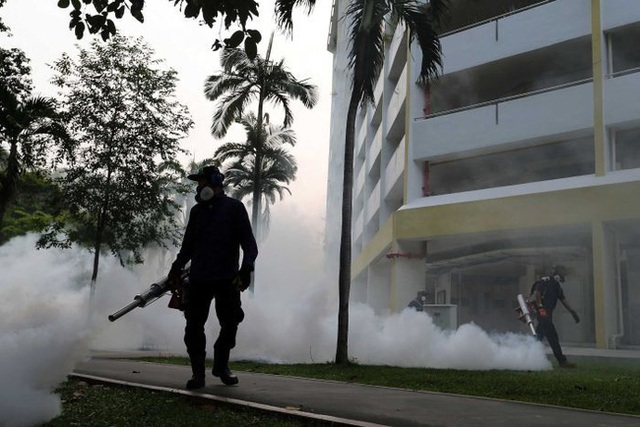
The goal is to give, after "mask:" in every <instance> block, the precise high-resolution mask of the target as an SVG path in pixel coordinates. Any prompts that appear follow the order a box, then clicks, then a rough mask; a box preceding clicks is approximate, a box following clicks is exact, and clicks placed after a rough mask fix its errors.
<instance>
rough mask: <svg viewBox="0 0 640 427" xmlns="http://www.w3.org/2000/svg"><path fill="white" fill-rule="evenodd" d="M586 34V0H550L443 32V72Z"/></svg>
mask: <svg viewBox="0 0 640 427" xmlns="http://www.w3.org/2000/svg"><path fill="white" fill-rule="evenodd" d="M608 3H609V2H608ZM613 3H615V2H613ZM609 6H610V5H607V7H609ZM590 33H591V4H590V2H587V1H571V0H570V1H553V2H550V3H548V4H544V5H541V6H538V7H533V8H529V9H525V10H523V11H521V12H519V13H514V14H507V15H503V16H502V17H496V18H493V19H491V20H490V21H485V22H484V23H482V24H479V25H475V26H472V27H467V28H466V29H465V30H462V31H457V32H455V33H453V34H450V35H446V34H445V35H443V37H442V38H441V43H442V51H443V53H444V56H445V61H444V70H443V72H444V74H449V73H452V72H456V71H459V70H463V69H467V68H471V67H475V66H478V65H481V64H485V63H489V62H493V61H496V60H499V59H501V58H505V57H509V56H514V55H518V54H521V53H524V52H529V51H531V50H535V49H540V48H542V47H546V46H550V45H553V44H556V43H560V42H564V41H568V40H573V39H576V38H579V37H582V36H587V35H589V34H590Z"/></svg>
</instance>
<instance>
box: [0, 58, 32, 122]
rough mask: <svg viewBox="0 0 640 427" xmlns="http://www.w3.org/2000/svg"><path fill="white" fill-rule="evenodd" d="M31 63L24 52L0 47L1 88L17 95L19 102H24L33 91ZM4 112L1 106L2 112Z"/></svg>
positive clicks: (0, 105)
mask: <svg viewBox="0 0 640 427" xmlns="http://www.w3.org/2000/svg"><path fill="white" fill-rule="evenodd" d="M29 62H30V61H29V58H27V56H26V55H25V54H24V52H23V51H22V50H20V49H18V48H11V49H4V48H1V47H0V70H1V72H0V87H2V88H4V89H5V90H7V91H8V92H10V93H11V94H13V95H15V97H16V98H17V100H18V101H24V100H25V99H26V98H27V97H28V96H29V95H31V92H32V90H33V84H32V82H31V65H29ZM3 110H4V106H3V105H2V104H0V111H3Z"/></svg>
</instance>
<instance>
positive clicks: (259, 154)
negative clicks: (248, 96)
mask: <svg viewBox="0 0 640 427" xmlns="http://www.w3.org/2000/svg"><path fill="white" fill-rule="evenodd" d="M237 122H238V123H240V124H241V125H242V126H243V127H244V129H245V131H246V135H247V140H246V142H228V143H225V144H223V145H221V146H220V147H219V148H218V149H217V150H216V152H215V153H214V158H215V159H216V161H217V162H218V163H220V164H222V163H224V162H227V167H226V168H225V171H224V172H225V182H226V183H227V184H229V185H231V186H232V188H233V190H231V194H232V195H233V196H234V197H236V198H238V199H243V198H245V197H249V196H251V197H252V199H253V197H254V195H255V193H256V188H259V195H260V199H259V201H260V207H258V208H256V206H255V204H254V205H253V206H252V208H253V211H254V212H255V211H256V210H257V211H258V214H259V216H260V218H261V219H262V221H261V222H262V224H264V225H265V228H268V224H269V212H270V209H269V207H270V205H272V204H274V203H275V202H276V201H277V200H278V199H279V200H282V199H283V198H284V196H285V194H286V193H288V194H291V191H290V190H289V188H288V187H287V186H286V185H288V184H290V183H291V182H292V181H293V180H295V176H296V172H297V171H298V166H297V165H296V160H295V158H294V157H293V155H292V154H290V153H289V152H287V150H286V148H285V145H291V146H294V145H295V144H296V137H295V133H294V132H293V130H292V129H290V128H286V127H284V126H274V125H272V124H270V123H268V116H266V122H264V123H259V121H258V119H257V117H256V116H255V115H254V114H252V113H249V114H247V115H245V116H243V117H241V118H240V119H238V120H237ZM257 162H260V164H259V166H257V165H256V163H257ZM256 170H258V171H260V174H259V175H256V174H255V171H256ZM266 231H267V230H266V229H265V230H263V231H261V234H259V235H258V237H260V236H265V235H266Z"/></svg>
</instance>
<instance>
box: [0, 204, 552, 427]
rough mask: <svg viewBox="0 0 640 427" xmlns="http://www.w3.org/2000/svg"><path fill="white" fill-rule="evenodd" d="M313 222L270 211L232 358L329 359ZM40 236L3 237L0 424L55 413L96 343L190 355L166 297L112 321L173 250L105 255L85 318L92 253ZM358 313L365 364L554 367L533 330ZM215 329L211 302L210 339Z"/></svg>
mask: <svg viewBox="0 0 640 427" xmlns="http://www.w3.org/2000/svg"><path fill="white" fill-rule="evenodd" d="M293 218H295V220H294V219H293ZM317 229H318V227H317V224H315V223H314V221H313V220H307V219H304V215H303V214H301V213H300V212H297V211H296V210H295V208H294V209H288V213H287V214H286V215H279V216H276V215H274V220H273V222H272V224H271V231H270V235H269V237H268V238H267V240H266V241H265V242H264V243H263V244H262V245H261V248H260V249H261V253H260V256H259V260H258V263H257V265H256V278H255V279H256V291H255V294H254V295H253V296H251V295H249V294H244V295H243V308H244V310H245V312H246V318H245V321H244V322H243V323H242V324H241V325H240V330H239V333H238V344H237V347H236V349H234V351H233V352H232V359H234V360H241V359H250V360H261V361H267V362H273V363H309V362H315V363H321V362H327V361H332V360H333V358H334V356H335V345H336V337H337V281H336V279H335V276H336V274H335V272H332V273H331V274H330V275H328V276H327V275H326V274H325V273H324V272H323V271H322V270H323V265H324V264H323V262H322V261H323V258H322V239H321V234H320V233H319V232H316V231H315V230H317ZM34 244H35V237H34V236H27V237H19V238H15V239H13V240H11V241H10V242H9V243H8V244H6V245H4V246H2V247H0V270H1V271H2V272H3V273H2V277H1V278H0V315H1V316H2V319H3V322H2V323H1V325H0V349H1V350H0V375H1V377H2V378H3V382H2V384H1V385H0V414H1V415H0V425H5V424H6V425H7V426H22V425H33V424H35V423H38V422H45V421H47V420H49V419H51V418H53V417H55V416H57V415H58V414H59V413H60V407H61V406H60V400H59V398H58V396H57V395H55V394H54V393H53V390H54V389H55V387H56V386H57V385H58V384H60V383H61V382H62V381H64V379H65V377H66V375H67V374H68V373H69V372H71V371H72V369H73V366H74V364H75V363H76V362H77V361H79V360H81V359H82V358H84V357H87V356H88V355H89V353H90V350H139V349H152V350H157V351H161V352H164V353H166V354H175V355H186V352H185V350H184V344H183V342H182V334H183V329H184V319H183V318H182V314H181V313H180V312H178V311H177V310H171V309H168V308H167V307H166V305H167V303H168V298H166V297H165V298H162V299H160V300H159V301H157V302H155V303H154V304H151V305H150V306H148V307H146V308H143V309H135V310H134V311H132V312H131V313H129V314H127V315H126V316H124V317H122V318H121V319H119V320H117V321H116V322H113V323H111V322H109V321H108V320H107V316H108V314H110V313H113V312H114V311H116V310H118V309H119V308H121V307H122V306H124V305H126V304H128V303H129V302H131V301H132V300H133V296H134V295H135V294H137V293H140V292H141V291H144V290H145V289H147V288H148V286H149V285H150V284H151V283H152V282H153V281H154V280H157V279H158V278H160V277H162V276H163V275H164V274H166V272H167V271H168V267H169V264H170V262H171V261H172V260H173V256H174V255H173V254H161V253H158V252H156V253H153V254H149V255H148V256H147V261H146V263H145V264H144V265H143V266H141V267H138V268H135V269H133V270H129V269H125V268H122V267H120V265H119V264H118V263H117V262H116V261H115V260H113V259H111V258H107V257H105V258H103V259H102V260H101V267H100V274H99V278H98V284H97V289H96V298H95V307H94V309H93V313H92V316H91V317H92V321H91V322H89V321H88V320H87V316H88V309H87V303H88V280H89V279H88V278H89V277H90V270H89V268H90V265H91V255H90V254H89V253H88V252H86V251H82V250H79V249H74V250H67V251H61V250H40V251H38V250H35V249H34ZM350 319H351V320H350V333H349V336H350V344H349V345H350V347H349V353H350V357H351V358H352V359H353V360H356V361H358V362H359V363H362V364H379V365H394V366H405V367H434V368H454V369H513V370H543V369H549V368H550V367H551V364H550V362H549V361H548V359H547V357H546V354H545V350H544V347H543V345H542V344H541V343H539V342H537V341H535V340H534V339H533V338H532V337H530V336H525V335H517V334H506V335H490V334H488V333H486V332H485V331H483V330H482V329H480V328H479V327H478V326H476V325H474V324H465V325H461V326H460V327H459V328H458V330H456V331H443V330H441V329H439V328H438V327H437V326H436V325H434V323H433V321H432V320H431V318H430V317H429V316H427V315H426V314H424V313H419V312H415V311H412V310H404V311H402V312H401V313H397V314H393V315H389V316H384V317H382V316H379V315H376V314H375V313H374V311H373V309H372V308H371V307H369V306H366V305H362V304H352V306H351V314H350ZM514 321H517V319H515V317H514ZM217 332H218V326H217V321H216V318H215V312H214V310H213V308H212V310H211V316H210V319H209V322H208V325H207V334H208V337H207V339H208V341H207V342H208V347H209V348H211V346H212V344H213V341H214V339H215V336H216V335H217ZM479 354H482V355H483V357H482V358H479V357H478V355H479ZM23 402H26V403H23Z"/></svg>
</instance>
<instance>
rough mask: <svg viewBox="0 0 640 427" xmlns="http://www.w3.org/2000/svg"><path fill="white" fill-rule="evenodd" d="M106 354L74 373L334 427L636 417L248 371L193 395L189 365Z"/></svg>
mask: <svg viewBox="0 0 640 427" xmlns="http://www.w3.org/2000/svg"><path fill="white" fill-rule="evenodd" d="M105 356H106V355H104V354H103V355H102V356H101V355H99V354H95V355H94V356H93V357H92V358H91V359H88V360H86V361H85V362H82V363H80V364H78V365H77V366H76V368H75V369H74V372H73V373H74V375H75V376H77V377H80V378H87V379H92V380H99V381H105V382H112V383H118V384H126V385H132V386H137V387H145V388H151V389H156V390H165V391H170V392H174V393H181V394H186V395H194V396H199V397H204V398H208V399H212V400H217V401H222V402H226V403H230V404H236V405H243V406H248V407H254V408H259V409H266V410H270V411H274V412H280V413H286V414H290V415H296V416H302V417H307V418H309V419H310V420H311V419H315V420H323V421H326V422H328V423H333V424H334V425H356V426H378V425H385V426H418V425H421V426H519V427H525V426H550V425H553V426H603V427H604V426H640V417H634V416H626V415H618V414H609V413H602V412H594V411H582V410H574V409H568V408H561V407H554V406H548V405H536V404H525V403H517V402H511V401H504V400H497V399H485V398H475V397H466V396H458V395H448V394H443V393H430V392H420V391H410V390H404V389H395V388H388V387H375V386H366V385H357V384H350V383H343V382H337V381H324V380H313V379H304V378H296V377H285V376H278V375H268V374H258V373H250V372H236V374H237V375H238V378H239V379H240V384H239V385H237V386H231V387H229V386H224V385H222V384H221V383H220V382H219V380H218V379H217V378H214V377H213V376H211V375H210V374H209V376H208V377H207V385H206V387H204V388H203V389H200V390H198V391H197V392H192V391H188V390H185V389H184V384H185V382H186V380H187V379H188V378H189V377H190V376H191V370H190V368H189V367H186V366H177V365H168V364H157V363H148V362H142V361H137V360H123V359H117V358H114V357H105ZM123 356H125V355H123Z"/></svg>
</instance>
